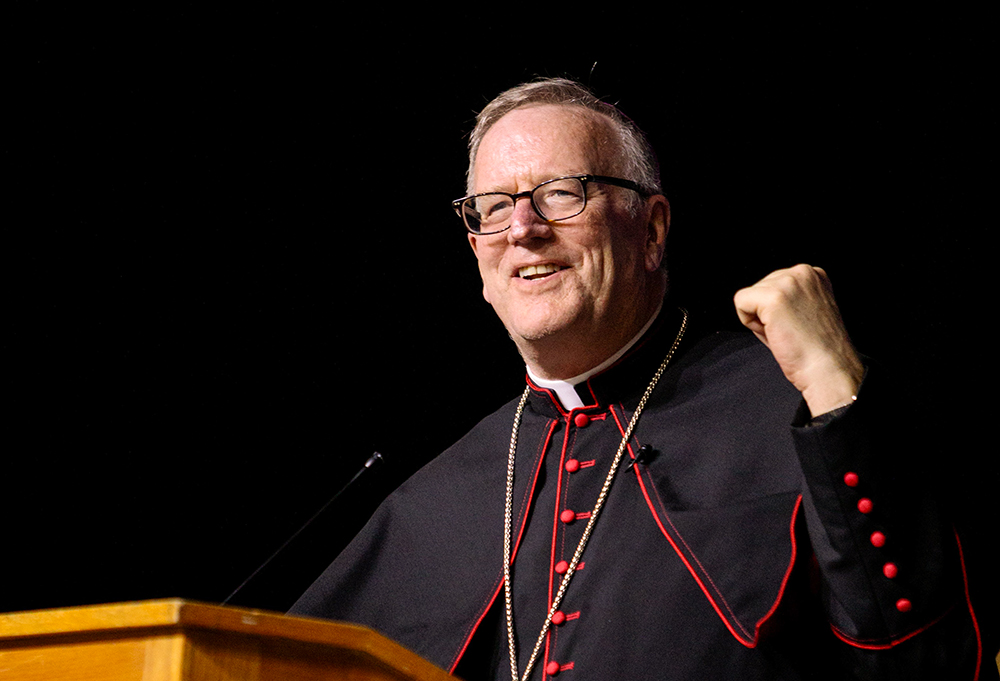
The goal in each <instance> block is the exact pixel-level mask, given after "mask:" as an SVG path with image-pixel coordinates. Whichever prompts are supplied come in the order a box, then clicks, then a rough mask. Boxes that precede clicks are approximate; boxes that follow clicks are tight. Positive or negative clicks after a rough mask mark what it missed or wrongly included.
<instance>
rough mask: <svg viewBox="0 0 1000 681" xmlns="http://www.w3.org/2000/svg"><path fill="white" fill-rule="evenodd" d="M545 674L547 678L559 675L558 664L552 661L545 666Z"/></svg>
mask: <svg viewBox="0 0 1000 681" xmlns="http://www.w3.org/2000/svg"><path fill="white" fill-rule="evenodd" d="M545 673H546V674H548V675H549V676H555V675H556V674H558V673H559V663H558V662H556V661H555V660H553V661H552V662H549V663H548V664H547V665H545Z"/></svg>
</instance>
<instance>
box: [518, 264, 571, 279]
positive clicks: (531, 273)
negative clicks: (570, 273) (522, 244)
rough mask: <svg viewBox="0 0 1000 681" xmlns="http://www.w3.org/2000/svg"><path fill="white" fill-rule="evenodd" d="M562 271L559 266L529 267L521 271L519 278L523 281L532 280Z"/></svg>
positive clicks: (519, 271)
mask: <svg viewBox="0 0 1000 681" xmlns="http://www.w3.org/2000/svg"><path fill="white" fill-rule="evenodd" d="M560 269H562V268H561V267H559V266H557V265H529V266H528V267H522V268H521V269H519V270H518V271H517V276H519V277H521V278H522V279H531V278H533V277H543V276H545V275H546V274H553V273H555V272H558V271H559V270H560Z"/></svg>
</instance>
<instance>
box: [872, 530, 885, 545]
mask: <svg viewBox="0 0 1000 681" xmlns="http://www.w3.org/2000/svg"><path fill="white" fill-rule="evenodd" d="M872 546H877V547H879V548H882V547H883V546H885V535H884V534H882V533H881V532H872Z"/></svg>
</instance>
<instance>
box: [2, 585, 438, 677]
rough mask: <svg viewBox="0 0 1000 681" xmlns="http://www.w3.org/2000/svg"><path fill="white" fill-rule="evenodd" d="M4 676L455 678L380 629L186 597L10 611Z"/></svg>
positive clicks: (6, 617) (5, 629)
mask: <svg viewBox="0 0 1000 681" xmlns="http://www.w3.org/2000/svg"><path fill="white" fill-rule="evenodd" d="M0 679H3V680H4V681H8V680H9V681H15V680H18V681H21V680H24V681H28V680H30V681H41V680H42V679H44V680H45V681H56V680H59V681H98V680H101V681H104V680H105V679H108V680H115V681H117V680H119V679H120V680H122V681H125V680H132V679H134V680H135V681H202V680H211V681H228V680H230V679H232V680H233V681H271V680H274V681H299V680H303V679H349V680H350V681H368V680H374V679H392V680H394V681H398V680H403V679H410V680H413V681H443V680H445V679H452V680H453V679H454V677H452V676H450V675H448V674H447V673H446V672H445V671H443V670H442V669H440V668H438V667H435V666H434V665H432V664H431V663H430V662H427V661H426V660H424V659H423V658H421V657H419V656H418V655H416V654H415V653H412V652H410V651H409V650H407V649H405V648H403V647H402V646H401V645H399V644H398V643H394V642H393V641H390V640H389V639H387V638H385V637H384V636H381V635H379V634H377V633H375V632H374V631H372V630H370V629H366V628H364V627H359V626H354V625H350V624H339V623H335V622H326V621H323V620H314V619H305V618H299V617H287V616H284V615H279V614H276V613H269V612H263V611H259V610H243V609H239V608H229V607H222V606H214V605H205V604H201V603H192V602H187V601H182V600H162V601H145V602H137V603H122V604H117V605H100V606H86V607H77V608H65V609H60V610H39V611H32V612H19V613H11V614H5V615H0Z"/></svg>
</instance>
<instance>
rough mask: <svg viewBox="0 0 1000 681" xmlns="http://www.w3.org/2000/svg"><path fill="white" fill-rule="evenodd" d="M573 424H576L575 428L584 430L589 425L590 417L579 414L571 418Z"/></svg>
mask: <svg viewBox="0 0 1000 681" xmlns="http://www.w3.org/2000/svg"><path fill="white" fill-rule="evenodd" d="M573 423H575V424H576V427H577V428H586V427H587V426H589V425H590V417H589V416H587V415H586V414H584V413H579V414H577V415H576V416H574V417H573Z"/></svg>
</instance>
